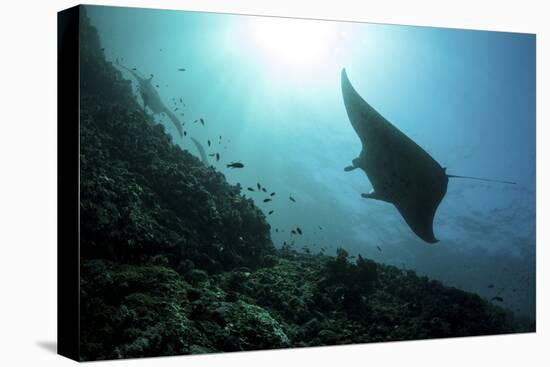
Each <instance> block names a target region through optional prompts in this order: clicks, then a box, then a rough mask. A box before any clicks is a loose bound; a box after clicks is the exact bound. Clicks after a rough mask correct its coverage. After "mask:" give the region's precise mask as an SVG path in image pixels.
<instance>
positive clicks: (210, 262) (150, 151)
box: [60, 16, 517, 360]
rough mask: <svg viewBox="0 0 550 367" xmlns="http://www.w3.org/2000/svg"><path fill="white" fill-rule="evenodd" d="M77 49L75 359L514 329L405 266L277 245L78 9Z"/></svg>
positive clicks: (488, 309)
mask: <svg viewBox="0 0 550 367" xmlns="http://www.w3.org/2000/svg"><path fill="white" fill-rule="evenodd" d="M81 47H82V48H81V87H82V90H81V121H80V124H81V132H80V134H81V136H80V141H81V152H80V164H81V166H80V173H81V188H80V189H81V203H80V213H81V358H82V359H83V360H96V359H111V358H126V357H140V356H158V355H173V354H189V353H207V352H220V351H239V350H255V349H266V348H282V347H301V346H317V345H329V344H344V343H361V342H377V341H389V340H407V339H418V338H436V337H454V336H466V335H486V334H497V333H507V332H514V331H517V329H515V327H514V325H513V324H512V322H511V319H510V316H509V315H507V314H506V313H505V312H504V311H503V310H501V309H499V308H497V307H495V306H493V305H491V304H489V303H487V302H486V301H484V300H482V299H481V298H480V297H479V296H477V295H474V294H469V293H466V292H463V291H460V290H457V289H454V288H448V287H445V286H444V285H442V284H441V283H439V282H437V281H433V280H429V279H427V278H425V277H418V276H416V274H415V273H414V272H413V271H403V270H400V269H397V268H394V267H391V266H385V265H382V264H377V263H375V262H373V261H370V260H368V259H364V258H361V257H358V259H356V260H354V261H352V260H351V259H350V258H349V256H348V255H347V253H346V252H345V250H343V249H340V250H339V251H338V254H337V256H336V257H329V256H324V255H310V254H303V253H298V252H296V251H294V250H293V249H291V248H288V247H284V248H282V249H276V248H275V247H274V246H273V244H272V242H271V239H270V234H269V224H268V223H267V222H266V220H265V217H264V215H263V214H262V212H261V211H260V210H259V209H258V208H257V207H256V206H255V205H254V202H253V201H252V200H250V199H246V198H244V197H243V195H241V190H240V187H238V186H232V185H229V184H228V183H227V182H226V180H225V178H224V176H223V174H221V173H220V172H217V171H216V170H215V169H214V168H212V167H206V166H205V165H204V164H202V163H201V162H200V161H199V160H198V159H197V158H195V157H194V156H192V155H191V154H189V153H188V152H186V151H183V150H181V149H180V148H179V147H177V146H176V145H174V144H172V142H171V138H170V136H169V135H168V134H167V133H166V132H165V131H164V129H163V127H162V126H161V125H156V124H152V123H151V122H150V118H149V117H148V116H147V115H146V114H145V113H144V112H143V111H142V109H141V108H140V107H139V106H138V105H137V103H136V102H135V99H134V97H133V95H132V90H131V85H130V82H129V81H127V80H124V79H123V78H122V75H121V73H120V72H119V71H118V70H117V69H116V68H114V67H113V66H112V65H111V64H110V63H108V62H107V61H106V60H105V58H104V55H103V51H102V50H101V47H100V42H99V37H98V34H97V31H96V30H95V29H94V28H93V27H92V26H91V25H90V24H89V21H88V19H87V18H86V17H85V16H83V18H82V28H81ZM60 128H62V127H60Z"/></svg>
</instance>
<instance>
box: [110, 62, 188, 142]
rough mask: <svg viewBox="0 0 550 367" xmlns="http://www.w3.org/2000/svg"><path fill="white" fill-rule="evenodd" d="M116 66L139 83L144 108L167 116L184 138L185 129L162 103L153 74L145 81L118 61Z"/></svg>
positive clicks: (155, 113) (154, 113)
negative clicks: (153, 82)
mask: <svg viewBox="0 0 550 367" xmlns="http://www.w3.org/2000/svg"><path fill="white" fill-rule="evenodd" d="M116 64H117V66H118V67H120V68H122V69H124V70H126V71H128V72H129V73H130V74H132V76H133V77H134V78H135V79H136V80H137V81H138V84H139V88H138V90H139V93H140V94H141V98H142V99H143V107H144V108H145V107H149V109H150V110H151V111H152V112H153V115H160V114H162V113H164V114H166V116H168V118H169V119H170V121H172V124H174V126H175V127H176V129H177V130H178V133H179V134H180V137H182V138H183V129H182V128H181V122H180V121H179V120H178V118H177V117H176V115H174V113H173V112H172V111H170V110H169V109H168V108H166V106H165V105H164V103H162V100H161V99H160V95H159V93H158V92H157V90H156V89H155V88H154V86H153V84H152V83H151V82H152V80H153V75H152V74H151V77H149V78H148V79H145V78H144V77H142V76H140V75H139V74H138V73H137V72H136V71H134V70H131V69H128V68H127V67H126V66H124V65H121V64H120V63H119V62H118V59H117V60H116Z"/></svg>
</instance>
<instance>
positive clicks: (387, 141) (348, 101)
mask: <svg viewBox="0 0 550 367" xmlns="http://www.w3.org/2000/svg"><path fill="white" fill-rule="evenodd" d="M341 83H342V95H343V98H344V105H345V107H346V111H347V114H348V118H349V120H350V122H351V125H352V126H353V128H354V129H355V132H356V133H357V135H358V136H359V138H360V139H361V143H362V146H363V149H362V150H361V153H360V154H359V157H357V158H355V159H354V160H353V161H352V165H351V166H348V167H346V168H344V170H345V171H346V172H349V171H352V170H354V169H356V168H361V169H362V170H363V171H364V172H365V173H366V174H367V177H368V178H369V181H370V182H371V184H372V187H373V191H372V192H370V193H368V194H361V196H362V197H364V198H367V199H376V200H382V201H385V202H388V203H391V204H393V205H394V206H395V207H396V208H397V210H398V211H399V213H400V214H401V215H402V216H403V219H405V222H407V224H408V225H409V227H410V228H411V229H412V231H413V232H414V233H415V234H416V235H417V236H418V237H420V238H421V239H423V240H424V241H426V242H428V243H435V242H438V240H437V239H436V238H435V235H434V231H433V220H434V216H435V212H436V210H437V207H438V206H439V204H440V203H441V200H443V197H444V196H445V194H446V193H447V184H448V183H449V177H453V178H469V179H474V180H482V181H491V182H500V183H507V184H514V182H508V181H497V180H490V179H484V178H477V177H469V176H455V175H448V174H447V173H446V168H443V167H441V166H440V165H439V163H437V162H436V161H435V159H433V158H432V157H431V156H430V155H429V154H428V153H427V152H426V151H425V150H424V149H422V148H421V147H420V146H419V145H417V144H416V143H415V142H414V141H413V140H411V139H410V138H409V137H408V136H406V135H405V134H403V133H402V132H401V131H400V130H399V129H397V128H396V127H395V126H394V125H392V124H391V123H390V122H389V121H388V120H386V119H385V118H384V117H383V116H382V115H381V114H379V113H378V112H377V111H376V110H375V109H374V108H372V107H371V106H370V105H369V104H368V103H367V102H366V101H365V100H364V99H363V98H361V96H360V95H359V94H358V93H357V92H356V91H355V89H354V88H353V86H352V85H351V83H350V81H349V79H348V76H347V74H346V70H345V69H343V70H342V80H341Z"/></svg>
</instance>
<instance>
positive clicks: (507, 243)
mask: <svg viewBox="0 0 550 367" xmlns="http://www.w3.org/2000/svg"><path fill="white" fill-rule="evenodd" d="M87 8H88V15H89V16H90V18H91V21H92V24H93V25H95V26H96V27H97V28H98V30H99V34H100V38H101V43H102V47H105V55H106V57H107V59H108V60H110V61H113V62H114V60H115V59H117V58H118V59H119V60H120V61H121V63H122V64H124V65H125V66H128V67H130V68H133V67H135V68H137V70H138V71H139V72H141V73H142V74H144V75H146V76H148V75H149V74H153V75H154V78H153V81H154V82H153V84H158V85H159V87H158V91H159V93H160V95H161V98H162V99H163V101H164V103H165V104H166V105H167V106H168V107H170V108H172V109H174V108H175V107H178V111H177V112H176V114H178V113H180V112H183V113H185V116H180V115H177V116H178V117H179V118H180V119H181V121H182V122H185V127H184V130H186V132H187V136H186V137H184V138H183V139H181V138H180V137H179V136H178V134H177V132H176V130H175V129H174V127H173V126H172V124H171V122H170V121H169V120H167V119H164V118H162V117H157V122H158V123H162V124H164V125H165V126H166V129H167V131H168V132H170V133H171V134H172V135H173V137H174V142H175V143H177V144H179V145H180V146H181V147H182V148H184V149H187V150H189V151H190V152H191V153H192V154H195V155H197V156H198V152H197V150H196V148H195V146H194V145H193V144H192V143H191V140H190V139H189V138H190V137H191V136H192V137H194V138H196V139H197V140H199V141H200V142H202V144H203V146H204V147H205V149H206V150H207V153H209V154H215V153H219V154H220V161H219V162H216V161H215V158H214V157H209V159H210V163H211V164H212V165H214V166H215V167H216V168H217V169H218V170H220V171H221V172H223V173H224V174H225V176H226V177H227V180H228V181H229V182H230V183H233V184H234V183H237V182H238V183H240V184H241V185H242V186H243V194H245V195H247V196H250V197H252V198H253V199H254V200H255V201H256V203H257V205H258V206H259V207H260V208H261V209H262V210H264V212H265V213H266V215H267V213H268V212H269V211H270V210H274V212H273V214H272V215H268V216H267V219H268V221H269V223H270V224H271V226H272V238H273V241H274V243H275V245H277V246H281V245H282V244H283V243H284V242H285V241H286V242H287V243H293V245H294V247H295V248H297V249H301V248H302V247H307V248H308V249H309V250H310V251H311V252H314V253H317V252H319V251H321V249H323V251H325V252H326V253H328V254H331V253H334V251H335V249H336V248H337V247H339V246H342V247H344V248H346V249H347V250H348V251H349V252H350V253H351V254H357V253H361V254H362V255H363V256H366V257H369V258H372V259H374V260H376V261H380V262H383V263H387V264H392V265H396V266H398V267H404V268H408V269H414V270H416V271H417V272H418V273H419V274H425V275H427V276H429V277H432V278H436V279H439V280H441V281H443V282H445V283H446V284H449V285H453V286H456V287H458V288H461V289H464V290H468V291H473V292H476V293H478V294H480V295H481V296H483V297H486V298H488V299H490V298H491V297H493V296H495V295H499V296H501V297H502V298H503V299H504V302H503V306H505V307H508V308H510V309H511V310H514V311H515V312H517V313H519V314H522V315H525V316H528V317H530V318H534V317H535V36H534V35H530V34H514V33H504V32H483V31H466V30H456V29H441V28H428V27H407V26H392V25H379V24H365V23H349V22H347V23H346V22H320V21H313V20H298V19H282V18H265V17H251V16H237V15H223V14H213V13H194V12H183V11H160V10H146V9H129V8H111V7H96V6H88V7H87ZM343 67H346V69H347V72H348V76H349V78H350V80H351V82H352V84H353V85H354V86H355V88H356V89H357V91H358V92H359V93H360V94H361V95H362V97H363V98H364V99H365V100H366V101H367V102H369V103H370V104H371V105H372V106H373V107H374V108H376V109H377V110H378V111H379V112H380V113H381V114H382V115H383V116H385V117H386V118H387V119H388V120H389V121H391V122H392V123H393V124H394V125H395V126H397V127H398V128H399V129H400V130H401V131H403V132H404V133H406V134H407V135H408V136H409V137H411V138H412V139H413V140H415V141H416V142H417V143H418V144H419V145H420V146H422V147H423V148H424V149H425V150H426V151H427V152H429V153H430V154H431V155H432V156H433V157H434V158H435V159H436V160H437V161H438V162H439V163H440V164H441V165H442V166H444V167H448V172H449V173H451V174H457V175H469V176H479V177H486V178H493V179H502V180H509V181H515V182H517V185H505V184H498V183H486V182H479V181H470V180H462V179H460V180H459V179H451V180H450V181H449V187H448V192H447V195H446V197H445V198H444V199H443V202H442V204H441V205H440V207H439V209H438V211H437V214H436V219H435V224H434V228H435V234H436V237H437V238H438V239H440V240H441V241H440V242H439V243H437V244H435V245H430V244H427V243H425V242H423V241H422V240H420V239H419V238H417V237H416V236H415V235H414V233H413V232H412V231H411V230H410V229H409V227H408V226H407V225H406V224H405V222H404V220H403V219H402V218H401V216H400V215H399V213H398V212H397V210H396V209H395V208H394V207H393V206H392V205H391V204H388V203H385V202H380V201H373V200H365V199H362V198H361V196H360V194H361V193H363V192H368V191H370V190H371V185H370V183H369V181H368V179H367V177H366V175H365V174H364V173H363V172H362V171H361V170H355V171H352V172H344V170H343V168H344V167H345V166H347V165H349V164H350V163H351V160H352V159H353V158H355V157H357V156H358V154H359V152H360V150H361V144H360V141H359V139H358V137H357V135H356V134H355V132H354V130H353V129H352V127H351V125H350V123H349V120H348V117H347V114H346V111H345V108H344V104H343V101H342V95H341V90H340V79H339V78H340V71H341V69H342V68H343ZM179 68H185V69H186V70H185V71H178V69H179ZM124 75H125V77H127V78H128V79H131V78H132V77H131V76H130V75H129V74H128V73H124ZM180 97H181V98H182V100H183V102H184V103H185V107H183V106H182V105H181V104H180V103H179V98H180ZM174 98H175V100H176V102H174V101H173V99H174ZM201 117H202V118H203V119H204V121H205V126H202V125H201V124H200V123H194V122H193V121H194V120H197V119H199V118H201ZM220 136H221V140H220V139H219V137H220ZM208 140H210V141H211V143H212V146H210V147H208V145H207V141H208ZM234 161H239V162H241V163H243V164H244V165H245V167H244V168H242V169H230V168H227V167H226V164H228V163H230V162H234ZM257 183H260V184H261V185H262V186H264V187H266V188H267V190H268V192H267V194H266V193H258V192H249V191H247V190H246V188H247V187H249V186H250V187H254V188H256V184H257ZM271 192H276V195H275V196H274V197H273V201H272V202H268V203H263V199H264V198H266V197H268V194H269V193H271ZM290 195H291V196H292V197H293V198H295V199H296V202H295V203H293V202H291V201H290V200H289V196H290ZM296 226H299V227H300V228H301V229H302V230H303V235H302V236H291V235H290V230H291V229H293V228H295V227H296ZM321 228H322V229H321ZM276 229H277V230H278V232H276ZM377 246H379V247H380V249H381V251H380V250H378V249H377ZM489 284H494V285H495V288H488V285H489Z"/></svg>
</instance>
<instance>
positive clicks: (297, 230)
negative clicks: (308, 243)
mask: <svg viewBox="0 0 550 367" xmlns="http://www.w3.org/2000/svg"><path fill="white" fill-rule="evenodd" d="M296 232H298V234H299V235H300V236H301V235H302V230H301V229H300V227H296Z"/></svg>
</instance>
